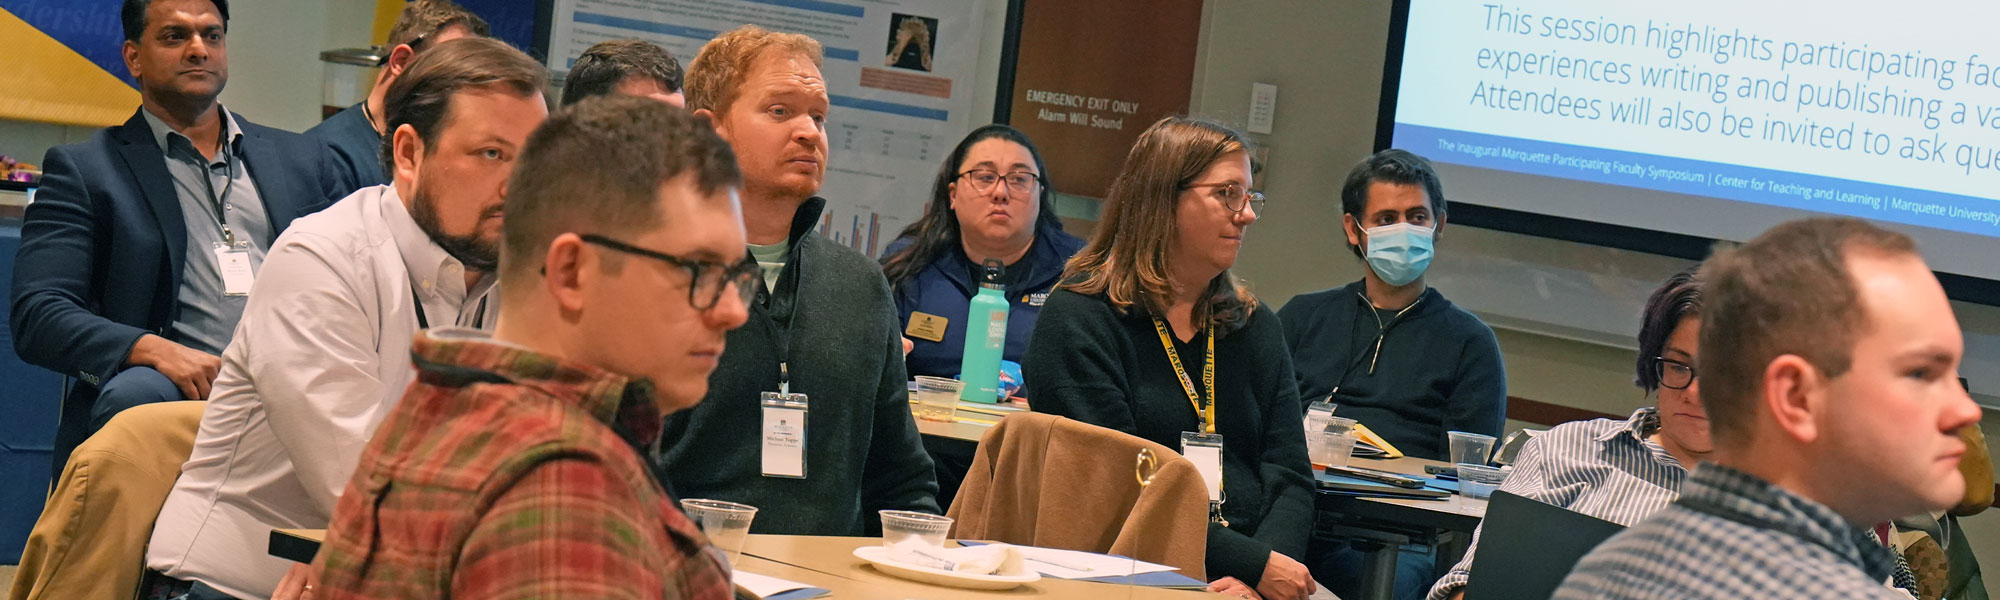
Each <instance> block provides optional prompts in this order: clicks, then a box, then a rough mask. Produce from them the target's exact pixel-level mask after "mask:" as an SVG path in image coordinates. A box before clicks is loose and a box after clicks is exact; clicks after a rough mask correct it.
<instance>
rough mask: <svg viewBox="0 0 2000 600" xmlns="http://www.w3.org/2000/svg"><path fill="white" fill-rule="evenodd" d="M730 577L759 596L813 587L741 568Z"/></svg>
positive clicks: (741, 586) (737, 585)
mask: <svg viewBox="0 0 2000 600" xmlns="http://www.w3.org/2000/svg"><path fill="white" fill-rule="evenodd" d="M730 577H731V578H732V580H733V582H734V583H735V584H736V587H739V588H743V589H745V590H749V591H750V593H752V594H756V595H757V597H758V598H769V597H772V596H776V595H778V594H783V593H785V592H789V591H792V590H803V589H806V588H809V587H812V586H810V585H806V584H803V583H799V582H796V581H791V580H787V579H779V578H776V577H772V576H770V575H758V574H756V573H751V572H749V571H744V570H741V569H738V570H737V571H736V572H734V573H731V574H730Z"/></svg>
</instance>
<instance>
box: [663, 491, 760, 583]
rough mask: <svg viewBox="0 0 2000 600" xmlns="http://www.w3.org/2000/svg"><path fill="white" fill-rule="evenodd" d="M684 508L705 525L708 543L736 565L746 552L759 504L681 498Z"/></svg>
mask: <svg viewBox="0 0 2000 600" xmlns="http://www.w3.org/2000/svg"><path fill="white" fill-rule="evenodd" d="M681 511H682V512H685V513H687V516H688V519H689V520H692V521H694V522H695V524H696V525H700V526H701V533H702V535H706V536H708V543H710V544H714V545H715V547H716V548H717V549H720V550H722V553H723V554H726V555H728V556H729V565H730V566H732V567H733V566H735V565H736V562H737V559H738V558H739V557H741V556H742V555H743V540H745V539H749V537H750V522H751V521H752V520H755V519H756V518H757V507H755V506H751V505H748V504H737V503H735V502H724V501H722V500H704V499H701V498H688V499H685V500H681Z"/></svg>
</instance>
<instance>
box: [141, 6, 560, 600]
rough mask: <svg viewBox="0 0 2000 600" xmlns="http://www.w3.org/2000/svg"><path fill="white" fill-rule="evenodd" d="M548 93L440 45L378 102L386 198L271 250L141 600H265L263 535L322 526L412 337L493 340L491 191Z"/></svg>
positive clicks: (462, 43) (407, 367) (471, 53)
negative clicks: (462, 334)
mask: <svg viewBox="0 0 2000 600" xmlns="http://www.w3.org/2000/svg"><path fill="white" fill-rule="evenodd" d="M547 84H548V75H547V72H546V71H545V70H544V69H543V68H542V66H541V65H540V64H538V63H536V62H535V61H534V60H533V59H531V58H529V57H528V56H527V55H525V54H522V53H521V52H520V51H518V50H515V49H513V48H511V47H509V46H507V45H506V44H504V43H501V42H497V41H494V40H491V39H485V38H465V39H458V40H452V41H449V42H445V43H442V44H439V45H438V46H436V47H435V48H432V49H430V50H427V51H426V52H424V53H423V54H421V55H419V56H418V57H417V59H416V60H414V61H412V62H411V63H410V66H409V68H408V70H406V71H405V72H404V73H403V75H402V76H401V77H399V78H398V79H397V80H396V81H395V82H394V83H393V84H391V86H390V88H389V92H388V96H387V99H386V102H385V111H384V113H385V114H384V115H383V116H384V118H385V119H386V122H387V124H388V125H387V129H388V130H389V131H390V132H391V133H390V135H389V136H388V137H387V138H386V139H385V140H384V147H383V162H384V163H385V164H392V165H394V168H393V171H394V172H393V179H394V182H393V183H392V184H391V185H385V186H375V187H369V188H364V189H362V190H360V191H357V192H355V193H354V194H353V195H350V196H348V197H347V198H345V199H343V200H341V201H340V202H339V203H336V204H334V205H333V206H331V207H329V208H327V209H326V210H324V211H322V212H320V213H318V214H316V215H313V216H312V217H310V218H305V219H300V220H299V221H298V222H297V223H295V224H294V225H293V227H292V228H291V229H290V230H288V231H286V233H285V235H283V236H282V237H280V238H279V239H278V240H277V243H276V244H275V245H274V246H273V247H272V249H271V252H270V255H269V256H268V257H267V258H266V259H265V263H264V266H265V268H264V270H263V276H262V277H259V278H258V280H257V282H256V284H255V288H253V290H254V291H255V292H256V295H254V296H253V298H252V301H251V302H250V303H249V304H248V306H247V307H246V308H245V309H244V311H243V321H242V324H241V325H240V326H239V327H238V328H237V329H236V334H235V337H234V339H233V340H231V341H230V343H229V346H228V348H227V349H226V350H224V351H223V356H222V370H221V373H220V375H219V376H218V377H217V379H216V384H215V393H214V394H213V395H212V396H211V399H210V401H209V405H208V407H207V409H206V410H205V411H204V413H203V414H202V422H201V431H200V433H199V434H198V435H197V436H196V438H195V447H194V453H193V456H192V457H191V458H190V459H189V460H188V462H187V465H186V466H185V468H184V469H183V471H182V474H181V477H180V480H179V481H178V482H177V483H175V485H174V490H173V493H172V494H170V495H169V496H168V497H167V501H166V504H165V506H164V507H162V508H161V510H160V517H159V520H158V521H157V523H156V524H155V525H154V528H153V537H152V542H151V544H150V545H149V547H148V549H147V555H146V566H147V569H148V572H147V579H146V584H145V585H144V586H143V587H144V589H145V590H146V591H147V592H148V593H147V594H145V595H143V596H142V597H169V598H175V597H187V598H195V599H200V598H217V597H235V598H262V597H265V596H267V595H269V594H271V592H272V590H273V589H274V588H275V587H276V586H277V584H278V583H279V579H280V578H281V577H283V576H284V575H285V573H286V570H287V568H288V567H289V566H290V565H289V563H288V562H287V561H285V560H284V559H280V558H275V557H272V556H269V555H268V554H267V553H266V552H265V547H266V546H267V545H268V539H269V536H270V532H271V529H272V528H274V527H279V528H281V527H303V528H320V527H326V526H327V521H328V519H329V516H330V515H331V514H332V511H333V507H334V504H335V501H336V500H337V499H338V497H339V495H340V493H341V490H343V489H345V487H346V485H347V480H348V478H349V476H350V475H352V473H353V471H354V467H355V464H356V461H357V460H358V459H359V458H360V454H361V449H362V447H363V446H364V445H365V444H366V443H367V441H368V437H369V435H370V434H372V433H373V432H374V430H375V426H376V425H377V424H379V423H380V421H381V419H382V417H383V416H384V415H386V414H387V413H388V412H389V409H390V408H391V407H392V406H393V405H394V403H395V402H396V400H397V399H398V398H400V397H402V395H403V389H404V388H405V387H407V386H408V385H409V383H410V382H411V380H412V379H413V378H414V376H415V375H414V371H413V370H412V368H411V363H410V341H411V339H412V337H413V336H414V335H415V334H416V332H417V331H419V330H422V329H427V328H430V327H433V326H436V327H445V326H454V325H456V326H465V327H478V328H490V327H491V326H492V325H493V321H494V317H495V315H496V314H497V313H498V308H499V307H498V305H497V298H491V297H490V296H491V295H492V294H490V292H491V291H492V290H493V289H494V287H495V286H494V274H493V272H494V269H495V267H496V266H497V263H498V255H499V254H498V253H499V236H500V223H501V218H502V213H501V208H500V207H501V202H502V199H503V198H504V196H505V191H506V189H505V188H506V186H505V184H506V180H507V177H508V175H509V174H510V173H512V171H513V165H514V158H515V157H516V156H518V155H519V154H520V152H521V150H522V146H523V145H524V144H525V143H526V142H527V139H528V134H529V133H530V132H532V131H533V130H534V129H535V127H536V126H537V125H539V124H540V123H541V122H542V121H543V120H545V119H546V118H547V117H548V111H549V104H548V100H547V96H546V94H545V88H546V87H547ZM154 591H160V592H163V594H162V595H159V596H155V595H153V594H152V592H154Z"/></svg>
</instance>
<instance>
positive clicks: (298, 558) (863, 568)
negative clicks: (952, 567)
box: [270, 529, 1226, 600]
mask: <svg viewBox="0 0 2000 600" xmlns="http://www.w3.org/2000/svg"><path fill="white" fill-rule="evenodd" d="M325 538H326V531H325V530H322V529H278V530H273V531H272V532H271V548H270V553H271V555H272V556H276V557H278V558H283V559H286V560H290V561H294V562H312V559H313V555H314V554H316V553H318V552H319V545H320V541H321V540H323V539H325ZM880 543H882V538H864V537H826V536H807V535H751V536H750V537H749V539H747V540H745V541H744V542H743V557H742V558H741V559H739V560H738V561H737V564H736V568H737V569H740V570H743V571H745V572H749V573H756V574H759V575H769V576H772V577H777V578H780V579H788V580H791V581H796V582H799V583H803V584H806V585H810V586H813V587H817V588H821V589H825V590H827V591H830V592H833V594H832V595H831V596H829V597H831V598H835V599H838V600H849V599H855V600H911V599H929V598H1064V599H1075V600H1122V599H1127V598H1137V599H1141V600H1184V599H1185V600H1192V599H1195V598H1226V596H1221V595H1219V594H1210V593H1207V592H1198V591H1191V590H1170V589H1161V588H1147V587H1130V586H1120V585H1114V584H1109V583H1097V582H1090V581H1069V580H1065V579H1056V578H1053V577H1044V578H1042V580H1041V581H1037V582H1034V583H1030V584H1027V585H1024V586H1021V587H1018V588H1014V589H1012V590H1006V591H990V592H989V591H978V590H962V589H958V588H949V587H942V586H935V585H930V584H926V583H917V582H915V581H909V580H906V579H898V578H896V577H891V576H889V575H885V574H883V573H882V572H880V571H876V570H875V567H874V566H872V565H869V564H868V561H865V560H861V559H859V558H855V557H854V549H855V548H859V547H862V546H872V545H876V544H880Z"/></svg>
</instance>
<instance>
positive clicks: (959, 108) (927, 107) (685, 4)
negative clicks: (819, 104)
mask: <svg viewBox="0 0 2000 600" xmlns="http://www.w3.org/2000/svg"><path fill="white" fill-rule="evenodd" d="M983 18H984V16H983V13H982V12H981V8H980V3H977V2H967V1H964V0H856V1H854V2H828V1H820V0H555V2H554V9H553V15H552V18H551V27H550V33H549V37H550V39H549V45H548V48H549V66H550V68H552V69H554V70H556V71H558V72H567V71H568V70H569V66H570V64H571V63H572V62H574V61H575V60H576V57H577V56H578V55H581V54H582V53H583V51H584V49H586V48H589V47H590V46H591V45H592V44H595V43H597V42H601V41H604V40H610V39H618V38H638V39H644V40H648V41H652V42H655V43H658V44H660V45H661V46H663V47H665V48H666V49H667V50H668V51H669V52H672V53H673V55H674V57H675V58H678V59H680V60H681V63H682V64H683V65H685V64H687V63H688V62H689V61H690V60H691V59H693V58H694V55H695V52H696V51H698V50H700V49H701V46H702V44H704V43H706V42H708V40H710V39H712V38H714V37H715V36H716V35H717V34H719V33H721V32H723V31H728V30H730V29H734V28H736V27H739V26H742V25H744V24H754V25H758V26H761V27H764V28H767V29H773V30H778V31H786V32H791V33H801V34H805V35H809V36H812V37H813V38H814V39H817V40H819V42H820V44H821V45H822V46H824V47H825V49H826V60H825V64H824V65H822V66H821V73H822V74H823V75H824V76H825V78H826V81H827V94H828V95H829V96H831V100H832V105H833V106H832V109H831V110H830V111H829V112H828V114H827V121H826V133H827V142H828V148H829V149H828V156H827V172H826V182H825V184H824V185H822V186H821V188H820V195H821V196H823V197H825V198H826V199H827V210H826V213H825V214H824V215H823V216H821V218H820V229H819V231H820V233H822V234H824V235H826V236H827V237H828V238H831V239H832V240H834V241H835V242H839V243H841V244H843V245H846V246H848V247H851V248H854V249H855V250H858V251H860V252H862V253H864V254H867V255H868V256H870V257H876V256H880V255H881V254H882V250H883V249H884V248H886V247H887V246H888V245H889V242H890V241H891V240H893V239H894V238H895V236H896V234H897V233H899V232H901V231H902V229H903V227H904V226H906V225H908V224H910V223H912V222H915V221H916V220H917V219H918V218H919V217H921V216H922V215H923V211H924V204H925V202H926V201H927V200H928V198H929V196H930V189H931V184H932V182H933V180H934V179H935V177H936V175H937V172H938V165H939V164H940V163H941V162H942V161H943V160H944V159H945V157H946V156H947V155H949V154H950V153H951V148H952V146H953V145H954V144H957V143H958V139H959V138H960V137H962V136H964V135H965V133H966V132H967V131H970V130H971V129H972V127H973V123H974V117H973V115H972V114H971V113H972V93H973V87H974V86H973V81H972V77H973V74H974V72H975V70H976V62H977V58H978V57H977V55H978V52H979V42H980V35H981V33H982V32H983V31H984V27H983V25H982V24H981V22H980V21H981V20H982V19H983ZM980 122H984V121H983V120H982V121H980Z"/></svg>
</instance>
